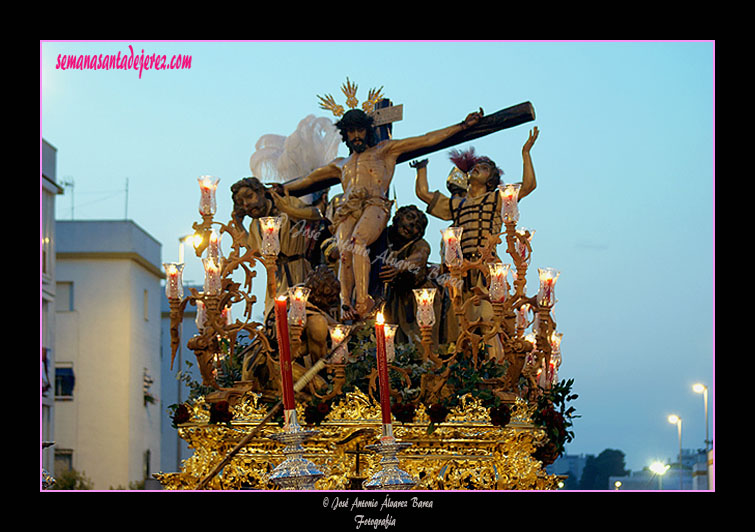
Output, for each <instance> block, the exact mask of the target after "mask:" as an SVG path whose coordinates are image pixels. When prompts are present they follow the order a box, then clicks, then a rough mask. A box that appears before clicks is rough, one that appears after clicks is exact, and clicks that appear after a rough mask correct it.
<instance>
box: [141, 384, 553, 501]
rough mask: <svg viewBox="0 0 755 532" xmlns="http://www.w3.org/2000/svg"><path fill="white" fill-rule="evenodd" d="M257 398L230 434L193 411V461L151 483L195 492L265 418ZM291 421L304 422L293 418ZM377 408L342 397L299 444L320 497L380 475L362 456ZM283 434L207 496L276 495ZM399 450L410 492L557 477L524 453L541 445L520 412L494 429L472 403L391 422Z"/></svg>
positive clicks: (264, 441)
mask: <svg viewBox="0 0 755 532" xmlns="http://www.w3.org/2000/svg"><path fill="white" fill-rule="evenodd" d="M258 399H259V396H257V395H255V394H253V393H251V392H250V393H248V394H247V395H245V396H244V397H243V398H242V400H241V401H240V402H239V403H238V404H236V406H234V407H233V410H234V420H233V421H232V422H231V423H230V425H220V424H210V423H209V415H208V414H207V409H206V405H205V404H204V403H202V402H199V403H197V404H195V406H194V417H193V418H192V420H191V421H190V422H188V423H185V424H182V425H180V426H179V429H178V431H179V435H180V436H181V437H182V438H183V439H184V440H186V442H187V443H188V444H189V446H190V447H191V448H193V449H194V454H193V456H191V457H190V458H188V459H187V460H185V461H184V463H183V468H182V471H181V472H178V473H159V474H156V475H155V477H156V478H157V479H158V480H159V481H160V483H161V484H162V486H163V487H164V488H165V489H171V490H181V489H196V487H197V485H198V484H199V483H200V481H202V479H204V478H205V477H206V476H207V475H208V474H209V473H210V472H211V471H212V470H213V468H214V467H215V466H216V465H217V464H218V463H219V462H220V461H221V460H222V459H223V458H224V457H225V456H226V455H227V454H228V453H229V452H230V451H231V450H232V449H233V448H234V447H235V446H236V445H237V444H238V443H239V442H240V441H241V439H242V438H244V437H245V436H246V435H247V434H249V432H250V431H251V430H252V429H253V428H254V427H256V426H257V425H258V424H259V422H260V421H261V420H262V419H263V418H264V417H265V415H266V413H267V411H266V408H265V407H264V405H260V404H259V403H258ZM299 419H302V420H303V419H304V416H303V412H300V416H299ZM381 428H382V424H381V416H380V408H379V406H377V405H376V404H375V403H374V401H372V399H370V398H369V397H368V396H366V395H364V394H363V393H361V392H360V391H358V390H357V391H355V392H352V393H348V394H346V395H345V396H344V398H343V400H342V401H341V402H340V403H339V404H338V405H336V406H335V407H334V408H333V409H332V410H331V412H330V413H329V414H328V415H327V417H326V418H325V419H324V421H323V422H322V423H321V424H320V425H318V426H317V430H318V433H317V435H316V436H315V437H313V438H312V439H309V440H308V441H307V442H306V443H305V444H304V448H305V453H304V455H303V456H304V458H306V459H308V460H311V461H312V462H313V463H314V464H316V465H317V468H318V469H319V470H320V471H322V472H323V473H324V475H323V477H322V478H321V479H320V480H318V481H317V483H316V485H315V487H316V489H320V490H352V489H362V483H363V482H364V481H365V480H367V479H369V478H370V476H371V475H373V474H374V473H375V472H377V471H379V469H380V456H379V455H378V454H375V453H370V452H368V451H366V450H365V448H366V447H367V446H368V445H370V444H374V443H376V442H377V439H378V437H379V436H380V433H381ZM282 430H283V429H282V428H281V427H280V426H279V425H278V424H275V423H270V424H267V425H266V426H264V427H263V428H262V429H261V430H260V431H259V432H258V434H257V436H256V437H255V438H253V439H252V440H251V441H250V442H249V444H248V445H246V446H245V447H244V448H243V449H241V450H240V451H239V452H238V453H237V454H235V456H234V457H233V458H232V459H231V460H230V461H229V462H228V463H227V464H226V465H225V467H224V468H223V470H222V472H221V473H220V474H218V475H217V476H215V477H214V478H213V479H212V480H211V481H210V482H209V483H208V484H207V489H215V490H238V489H257V490H273V489H278V488H277V487H276V486H275V485H274V484H273V482H272V481H271V480H270V474H271V472H272V471H273V469H274V468H275V467H276V466H277V465H278V464H279V463H280V462H282V461H283V460H284V459H285V456H284V454H283V446H282V445H280V444H278V443H276V442H275V441H273V440H272V439H271V438H270V436H271V435H272V434H275V433H278V432H280V431H282ZM394 433H395V436H396V439H397V440H398V441H400V442H405V443H409V444H411V445H409V446H407V447H406V448H405V449H404V450H402V451H401V452H400V453H399V454H398V459H399V461H400V467H401V469H402V470H404V471H405V472H407V473H408V474H409V475H410V476H411V477H412V478H413V479H414V480H415V481H416V486H415V487H414V489H417V490H549V489H556V488H557V484H558V481H559V479H558V477H557V476H556V475H548V474H547V473H546V472H545V469H544V467H543V465H542V463H541V462H540V461H539V460H537V459H535V458H533V457H532V453H533V452H534V451H535V450H536V449H537V448H538V447H539V446H540V445H541V444H542V443H543V442H544V441H545V440H546V436H545V433H544V431H543V430H541V429H540V428H538V427H535V426H533V424H532V423H531V421H530V417H529V408H528V405H527V404H526V403H525V402H523V401H517V402H515V403H514V404H512V416H511V421H510V422H509V423H508V424H507V425H506V426H505V427H500V426H496V425H493V424H492V423H491V421H490V416H489V413H488V411H487V409H486V408H484V407H482V406H481V404H480V402H479V401H477V400H476V399H474V398H472V397H471V396H465V397H464V398H462V400H461V404H460V406H459V407H457V408H454V409H452V410H451V412H450V413H449V415H448V416H447V418H446V420H445V421H444V422H443V423H440V424H437V425H432V424H431V423H430V418H429V417H428V415H427V412H426V411H425V409H424V408H423V407H419V408H418V410H417V414H416V416H415V418H414V421H413V422H412V423H400V422H394Z"/></svg>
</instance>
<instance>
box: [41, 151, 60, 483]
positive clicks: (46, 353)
mask: <svg viewBox="0 0 755 532" xmlns="http://www.w3.org/2000/svg"><path fill="white" fill-rule="evenodd" d="M41 148H42V169H41V170H42V176H41V179H40V208H41V210H42V212H41V213H40V214H41V224H40V228H39V232H40V236H41V240H42V242H41V256H40V263H41V271H40V277H41V278H40V285H41V290H40V292H41V296H42V297H41V299H42V301H41V302H40V312H41V314H42V316H41V317H42V323H41V326H42V330H41V331H40V340H41V343H42V345H41V348H42V353H41V359H40V370H39V372H40V376H41V381H42V382H41V389H42V390H41V408H40V409H41V415H42V418H41V419H40V423H41V430H42V441H43V442H53V441H55V430H54V429H55V423H54V419H55V350H54V349H53V347H54V345H55V243H56V236H55V197H56V196H57V195H58V194H62V193H63V189H62V188H61V187H60V186H59V185H58V183H57V181H56V164H57V163H56V159H57V149H56V148H55V147H54V146H53V145H52V144H50V143H49V142H47V141H46V140H44V139H42V146H41ZM53 452H54V449H53V447H47V448H46V449H45V450H44V451H42V468H44V469H45V470H46V471H47V472H49V473H52V472H53V469H54V455H53Z"/></svg>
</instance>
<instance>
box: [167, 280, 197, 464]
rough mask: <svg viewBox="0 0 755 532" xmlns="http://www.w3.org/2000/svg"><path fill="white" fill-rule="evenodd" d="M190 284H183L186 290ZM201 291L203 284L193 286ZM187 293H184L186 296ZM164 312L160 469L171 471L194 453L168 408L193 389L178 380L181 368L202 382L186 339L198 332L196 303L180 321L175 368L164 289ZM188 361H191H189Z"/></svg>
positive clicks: (182, 400)
mask: <svg viewBox="0 0 755 532" xmlns="http://www.w3.org/2000/svg"><path fill="white" fill-rule="evenodd" d="M190 288H191V286H188V285H187V286H184V292H187V291H188V290H189V289H190ZM194 288H196V289H197V290H199V291H200V292H201V291H202V287H201V286H196V287H194ZM186 295H187V294H186V293H185V294H184V296H186ZM160 301H161V302H160V307H161V308H160V316H161V340H160V367H161V372H162V376H163V377H162V381H161V382H162V384H161V389H160V403H161V404H160V431H161V433H162V438H161V439H162V444H161V445H162V446H161V451H160V470H161V471H162V472H164V473H171V472H176V471H180V470H181V463H182V462H183V461H184V460H186V459H187V458H189V457H190V456H192V454H193V451H192V450H191V449H189V446H188V445H187V444H186V442H185V441H184V440H183V439H181V438H180V437H179V436H178V430H176V429H175V428H174V427H173V424H172V419H171V415H170V411H169V407H170V406H171V405H177V404H180V403H182V402H184V401H186V400H187V399H188V398H189V393H190V391H191V390H190V389H189V387H188V386H187V385H186V383H185V382H183V381H179V380H178V378H177V377H178V374H179V372H183V373H187V374H188V375H189V376H190V377H191V379H192V380H193V381H195V382H202V377H201V376H200V374H199V368H198V367H197V358H196V356H194V352H193V351H191V350H189V349H187V348H186V342H187V341H188V340H189V338H191V337H192V336H194V335H196V334H197V333H198V330H197V325H196V316H197V315H196V310H197V309H196V307H195V306H194V305H192V304H187V305H186V308H185V310H184V319H183V323H182V324H181V331H180V334H181V343H180V344H179V346H178V350H177V351H176V357H175V360H173V368H172V369H171V367H170V366H171V363H170V357H171V348H170V304H169V302H168V298H167V297H165V292H164V291H163V292H162V294H161V299H160ZM187 362H188V363H189V364H190V365H189V364H187Z"/></svg>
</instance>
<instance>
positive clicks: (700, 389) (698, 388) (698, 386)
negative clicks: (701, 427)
mask: <svg viewBox="0 0 755 532" xmlns="http://www.w3.org/2000/svg"><path fill="white" fill-rule="evenodd" d="M692 390H693V391H694V392H695V393H701V394H703V403H705V451H706V452H707V451H709V450H710V449H709V447H708V444H711V443H713V442H711V441H710V437H709V436H708V387H707V386H705V385H704V384H702V383H700V382H698V383H696V384H695V385H693V386H692Z"/></svg>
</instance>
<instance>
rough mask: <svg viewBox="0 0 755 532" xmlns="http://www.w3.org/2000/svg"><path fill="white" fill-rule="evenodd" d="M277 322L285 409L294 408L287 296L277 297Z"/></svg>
mask: <svg viewBox="0 0 755 532" xmlns="http://www.w3.org/2000/svg"><path fill="white" fill-rule="evenodd" d="M275 324H276V329H277V332H278V351H279V354H278V356H279V357H280V368H281V386H282V388H283V409H284V410H293V409H294V408H296V405H295V403H294V377H293V372H292V371H291V346H290V341H289V337H288V317H287V315H286V296H278V297H276V298H275Z"/></svg>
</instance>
